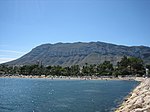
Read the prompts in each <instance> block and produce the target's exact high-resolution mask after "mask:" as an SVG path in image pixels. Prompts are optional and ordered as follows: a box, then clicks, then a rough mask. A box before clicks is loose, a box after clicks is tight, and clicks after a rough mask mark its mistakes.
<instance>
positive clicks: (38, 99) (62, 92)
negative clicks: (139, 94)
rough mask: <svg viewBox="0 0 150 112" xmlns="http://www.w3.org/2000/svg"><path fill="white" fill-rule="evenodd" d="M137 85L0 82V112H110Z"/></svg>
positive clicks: (62, 81)
mask: <svg viewBox="0 0 150 112" xmlns="http://www.w3.org/2000/svg"><path fill="white" fill-rule="evenodd" d="M138 84H139V82H136V81H123V80H51V79H27V78H26V79H23V78H0V112H113V110H114V109H115V108H117V107H118V105H119V104H120V103H121V102H122V101H123V99H124V97H126V96H127V95H128V94H129V92H131V91H132V90H133V89H134V88H135V87H136V86H137V85H138Z"/></svg>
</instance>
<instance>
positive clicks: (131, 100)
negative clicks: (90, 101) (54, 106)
mask: <svg viewBox="0 0 150 112" xmlns="http://www.w3.org/2000/svg"><path fill="white" fill-rule="evenodd" d="M115 112H150V78H147V79H144V80H143V81H142V82H141V83H140V84H139V85H138V86H137V87H136V88H135V89H134V90H133V92H132V93H131V94H130V95H129V97H128V98H126V99H125V101H124V102H123V104H122V105H121V106H120V107H119V108H118V109H117V110H116V111H115Z"/></svg>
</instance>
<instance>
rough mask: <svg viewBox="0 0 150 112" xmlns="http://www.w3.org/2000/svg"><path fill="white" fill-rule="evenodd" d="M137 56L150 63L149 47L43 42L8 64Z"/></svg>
mask: <svg viewBox="0 0 150 112" xmlns="http://www.w3.org/2000/svg"><path fill="white" fill-rule="evenodd" d="M124 55H126V56H133V57H138V58H141V59H143V60H144V62H145V63H150V47H146V46H131V47H129V46H122V45H114V44H109V43H103V42H89V43H83V42H76V43H56V44H43V45H40V46H37V47H36V48H34V49H32V50H31V51H30V52H29V53H27V54H26V55H24V56H22V57H21V58H19V59H16V60H14V61H10V62H7V63H6V64H8V65H25V64H35V63H42V64H43V65H61V66H70V65H75V64H79V65H81V66H82V65H84V64H85V63H89V64H98V63H102V62H103V61H105V60H106V61H111V62H112V63H113V64H116V63H117V62H118V61H120V59H121V58H122V57H123V56H124Z"/></svg>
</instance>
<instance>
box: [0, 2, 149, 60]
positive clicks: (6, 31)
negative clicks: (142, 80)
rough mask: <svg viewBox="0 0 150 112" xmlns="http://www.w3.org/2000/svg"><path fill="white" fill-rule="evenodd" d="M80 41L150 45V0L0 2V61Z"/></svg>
mask: <svg viewBox="0 0 150 112" xmlns="http://www.w3.org/2000/svg"><path fill="white" fill-rule="evenodd" d="M78 41H81V42H90V41H102V42H108V43H114V44H120V45H129V46H137V45H145V46H150V0H0V63H2V62H5V61H9V60H13V59H16V58H18V57H20V56H22V55H24V54H25V53H27V52H29V51H30V50H31V49H32V48H34V47H36V46H37V45H40V44H44V43H57V42H78Z"/></svg>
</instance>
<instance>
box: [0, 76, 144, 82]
mask: <svg viewBox="0 0 150 112" xmlns="http://www.w3.org/2000/svg"><path fill="white" fill-rule="evenodd" d="M0 78H27V79H50V80H129V81H132V80H133V81H140V82H141V81H142V80H143V79H144V78H143V77H107V76H103V77H93V76H83V77H72V76H55V77H52V76H51V77H49V76H48V77H45V76H44V75H43V76H42V75H41V76H31V75H30V76H24V75H20V76H0Z"/></svg>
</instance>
